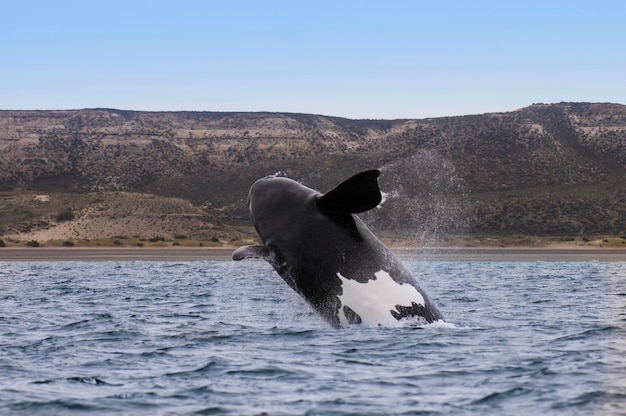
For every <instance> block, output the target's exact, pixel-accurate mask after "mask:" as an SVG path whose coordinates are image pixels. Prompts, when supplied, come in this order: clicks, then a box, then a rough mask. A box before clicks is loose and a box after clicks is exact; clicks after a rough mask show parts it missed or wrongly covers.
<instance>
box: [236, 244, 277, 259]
mask: <svg viewBox="0 0 626 416" xmlns="http://www.w3.org/2000/svg"><path fill="white" fill-rule="evenodd" d="M273 257H274V255H273V250H272V247H269V246H243V247H239V248H238V249H237V250H235V251H233V260H235V261H239V260H244V259H263V260H267V261H269V260H270V259H272V258H273Z"/></svg>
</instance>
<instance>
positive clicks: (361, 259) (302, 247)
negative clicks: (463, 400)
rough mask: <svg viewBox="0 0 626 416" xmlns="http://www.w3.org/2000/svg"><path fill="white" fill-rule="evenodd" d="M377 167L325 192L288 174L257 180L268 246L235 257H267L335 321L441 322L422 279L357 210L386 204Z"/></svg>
mask: <svg viewBox="0 0 626 416" xmlns="http://www.w3.org/2000/svg"><path fill="white" fill-rule="evenodd" d="M379 174H380V172H379V171H378V170H369V171H365V172H361V173H358V174H356V175H354V176H352V177H351V178H349V179H347V180H345V181H344V182H342V183H341V184H339V185H338V186H337V187H335V188H334V189H333V190H331V191H329V192H327V193H325V194H322V193H320V192H318V191H316V190H314V189H311V188H308V187H306V186H304V185H302V184H300V183H298V182H296V181H294V180H292V179H289V178H286V177H284V176H278V175H272V176H267V177H265V178H262V179H259V180H258V181H256V182H255V183H254V184H253V185H252V187H251V188H250V193H249V196H248V201H249V205H250V213H251V216H252V222H253V224H254V226H255V228H256V230H257V233H258V234H259V237H260V238H261V241H262V243H263V244H262V245H257V246H245V247H240V248H239V249H237V250H235V252H234V253H233V259H234V260H242V259H245V258H263V259H265V260H266V261H268V262H269V263H270V264H271V265H272V266H273V267H274V268H275V269H276V271H277V272H278V274H279V275H280V276H281V277H282V278H283V280H285V282H286V283H287V284H288V285H289V286H291V288H292V289H294V290H295V291H296V292H298V293H299V294H300V295H301V296H302V297H303V298H305V299H306V300H307V301H308V302H309V303H310V304H311V305H312V306H313V307H314V308H315V309H316V310H317V311H318V312H319V313H320V314H321V315H322V316H323V317H324V318H325V319H326V320H328V321H329V322H330V323H331V324H333V325H334V326H342V325H346V324H349V323H361V322H366V323H370V324H380V325H390V324H392V323H394V322H397V320H398V319H401V318H405V317H410V316H416V317H419V318H422V319H423V320H425V321H426V322H433V321H435V320H438V319H442V316H441V314H440V312H439V311H438V310H437V308H436V306H435V305H434V304H433V303H432V302H431V301H430V299H429V298H428V296H427V295H426V294H425V293H424V291H423V290H422V289H421V288H420V287H419V285H418V283H417V281H416V280H415V279H414V278H413V276H412V275H411V274H410V273H409V272H408V270H406V268H405V267H404V265H403V264H402V263H401V262H400V261H399V260H397V259H396V257H395V256H394V255H393V254H392V253H391V251H390V250H389V249H388V248H387V247H385V246H384V245H383V244H382V243H381V242H380V241H379V240H378V239H377V238H376V237H375V236H374V235H373V234H372V232H371V231H370V230H369V229H368V228H367V227H366V226H365V224H363V222H362V221H361V220H360V219H359V218H358V216H356V215H355V214H357V213H360V212H364V211H367V210H369V209H372V208H374V207H376V206H377V205H378V204H379V203H380V201H381V199H382V198H381V192H380V189H379V187H378V176H379Z"/></svg>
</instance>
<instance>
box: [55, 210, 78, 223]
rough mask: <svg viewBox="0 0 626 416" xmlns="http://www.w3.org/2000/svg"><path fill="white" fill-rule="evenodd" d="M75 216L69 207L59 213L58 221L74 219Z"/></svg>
mask: <svg viewBox="0 0 626 416" xmlns="http://www.w3.org/2000/svg"><path fill="white" fill-rule="evenodd" d="M74 218H75V216H74V213H73V212H72V211H71V210H69V209H68V210H66V211H63V212H60V213H59V214H58V215H57V222H64V221H72V220H73V219H74Z"/></svg>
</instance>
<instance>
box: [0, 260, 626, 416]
mask: <svg viewBox="0 0 626 416" xmlns="http://www.w3.org/2000/svg"><path fill="white" fill-rule="evenodd" d="M406 264H407V265H408V267H409V268H410V269H411V270H412V272H413V273H414V274H415V275H416V276H417V277H418V278H419V280H420V283H421V284H422V286H423V287H424V289H425V290H426V291H427V293H429V295H430V296H431V298H432V299H433V300H434V301H435V302H436V303H437V305H438V306H439V309H440V310H441V311H442V313H443V314H444V316H445V321H446V322H445V323H435V324H431V325H420V324H418V323H416V322H410V321H407V322H403V323H402V325H400V326H399V327H395V328H383V327H367V326H364V325H361V326H359V325H355V326H350V327H348V328H343V329H333V328H331V327H330V326H329V325H328V324H327V323H326V322H324V321H323V320H322V319H321V318H320V317H319V316H318V315H317V314H316V313H314V312H313V311H312V310H311V309H310V308H309V307H308V306H307V305H306V304H305V302H304V300H303V299H301V298H300V297H299V296H298V295H297V294H296V293H295V292H293V291H292V290H291V289H290V288H289V287H288V286H287V285H286V284H285V283H283V281H282V280H281V279H280V277H279V276H278V275H277V274H276V273H275V272H274V271H273V270H272V269H271V267H270V266H269V265H267V264H265V263H263V262H260V261H250V262H238V263H234V262H213V261H196V262H149V261H135V262H114V261H110V262H15V263H13V262H0V414H8V415H57V414H60V415H67V414H69V415H76V414H89V415H108V414H115V415H123V414H128V415H179V414H180V415H187V414H189V415H194V414H195V415H263V414H266V415H304V414H306V415H350V414H354V415H357V414H358V415H533V414H537V415H538V414H541V415H594V414H595V415H624V414H626V262H440V261H408V262H406Z"/></svg>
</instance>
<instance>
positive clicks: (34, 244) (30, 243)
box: [26, 240, 39, 247]
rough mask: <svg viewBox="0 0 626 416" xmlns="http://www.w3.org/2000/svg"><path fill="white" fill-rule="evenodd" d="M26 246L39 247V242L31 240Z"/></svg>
mask: <svg viewBox="0 0 626 416" xmlns="http://www.w3.org/2000/svg"><path fill="white" fill-rule="evenodd" d="M26 245H27V246H28V247H39V242H38V241H36V240H30V241H29V242H28V243H26Z"/></svg>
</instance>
